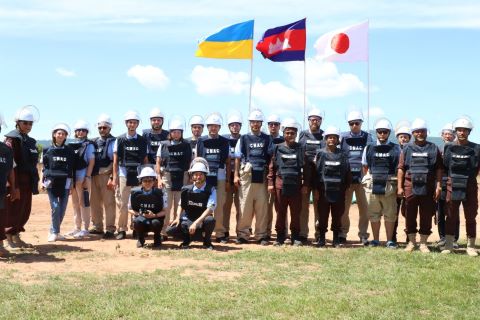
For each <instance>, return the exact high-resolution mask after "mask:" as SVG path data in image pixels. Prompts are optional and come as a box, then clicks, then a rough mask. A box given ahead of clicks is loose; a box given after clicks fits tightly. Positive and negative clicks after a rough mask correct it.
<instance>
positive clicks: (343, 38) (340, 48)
mask: <svg viewBox="0 0 480 320" xmlns="http://www.w3.org/2000/svg"><path fill="white" fill-rule="evenodd" d="M330 46H331V47H332V49H333V51H335V52H336V53H340V54H342V53H345V52H347V50H348V48H349V47H350V39H349V38H348V36H347V35H346V34H345V33H337V34H336V35H334V36H333V37H332V42H331V43H330Z"/></svg>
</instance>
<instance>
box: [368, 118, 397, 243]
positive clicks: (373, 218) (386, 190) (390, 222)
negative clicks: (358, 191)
mask: <svg viewBox="0 0 480 320" xmlns="http://www.w3.org/2000/svg"><path fill="white" fill-rule="evenodd" d="M374 128H375V131H376V134H377V142H376V143H373V144H367V146H366V147H365V149H364V150H363V155H362V166H363V173H364V176H363V179H362V184H363V186H364V189H365V192H366V194H367V202H368V215H369V218H370V224H371V226H372V233H373V240H372V241H370V245H371V246H373V247H377V246H379V245H380V223H381V222H380V220H381V217H382V216H383V220H384V224H385V231H386V235H387V243H386V247H387V248H390V249H396V248H397V243H396V242H395V241H393V231H394V228H395V221H396V220H397V182H396V180H397V167H398V159H399V157H400V147H399V145H398V144H395V143H393V142H389V141H388V138H389V137H390V133H391V132H392V124H391V123H390V121H389V120H388V119H386V118H380V119H378V120H377V121H376V122H375V125H374Z"/></svg>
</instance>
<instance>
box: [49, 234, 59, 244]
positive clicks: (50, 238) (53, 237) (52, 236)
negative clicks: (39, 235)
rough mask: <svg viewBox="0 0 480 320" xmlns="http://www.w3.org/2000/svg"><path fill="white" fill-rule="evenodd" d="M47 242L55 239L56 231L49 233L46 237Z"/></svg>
mask: <svg viewBox="0 0 480 320" xmlns="http://www.w3.org/2000/svg"><path fill="white" fill-rule="evenodd" d="M47 241H48V242H55V241H57V234H56V233H50V234H49V235H48V239H47Z"/></svg>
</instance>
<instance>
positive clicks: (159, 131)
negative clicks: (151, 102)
mask: <svg viewBox="0 0 480 320" xmlns="http://www.w3.org/2000/svg"><path fill="white" fill-rule="evenodd" d="M164 118H165V116H164V114H163V112H162V111H160V109H159V108H153V109H152V110H151V111H150V126H151V128H150V129H145V130H143V137H144V138H145V139H147V144H148V149H147V153H148V162H149V163H150V164H153V165H155V163H156V161H157V158H156V157H157V151H158V147H159V146H160V142H162V141H164V140H167V138H168V130H164V129H163V128H162V127H163V122H164Z"/></svg>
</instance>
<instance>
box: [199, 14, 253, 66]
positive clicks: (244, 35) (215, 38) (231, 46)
mask: <svg viewBox="0 0 480 320" xmlns="http://www.w3.org/2000/svg"><path fill="white" fill-rule="evenodd" d="M252 55H253V20H250V21H246V22H241V23H237V24H234V25H231V26H228V27H225V28H223V29H222V30H220V31H219V32H217V33H215V34H212V35H211V36H208V37H207V38H206V39H205V40H203V41H201V42H200V43H199V44H198V49H197V51H196V52H195V56H197V57H202V58H214V59H252Z"/></svg>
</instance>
